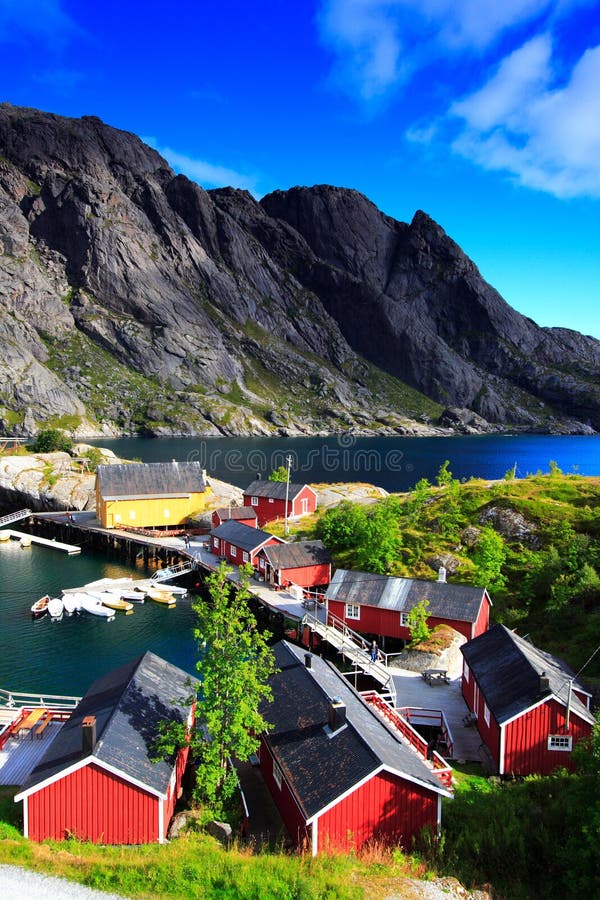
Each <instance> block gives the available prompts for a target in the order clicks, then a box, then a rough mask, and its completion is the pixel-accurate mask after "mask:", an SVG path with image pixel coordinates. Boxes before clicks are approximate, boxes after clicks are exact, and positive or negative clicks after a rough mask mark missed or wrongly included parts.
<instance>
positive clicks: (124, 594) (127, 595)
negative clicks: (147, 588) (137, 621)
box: [104, 587, 146, 603]
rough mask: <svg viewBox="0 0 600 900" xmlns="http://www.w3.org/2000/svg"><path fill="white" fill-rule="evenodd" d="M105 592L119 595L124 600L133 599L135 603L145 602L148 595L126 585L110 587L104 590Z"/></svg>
mask: <svg viewBox="0 0 600 900" xmlns="http://www.w3.org/2000/svg"><path fill="white" fill-rule="evenodd" d="M104 593H105V594H111V595H112V596H113V597H119V598H121V599H122V600H133V601H134V602H135V603H143V602H144V600H145V599H146V595H145V594H144V593H142V592H141V591H138V590H134V589H133V588H126V587H122V588H121V587H108V588H106V590H105V591H104Z"/></svg>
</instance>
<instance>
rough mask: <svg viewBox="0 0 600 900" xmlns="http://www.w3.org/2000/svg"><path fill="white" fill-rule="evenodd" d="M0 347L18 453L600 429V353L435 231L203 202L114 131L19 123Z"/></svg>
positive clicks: (4, 159) (297, 205)
mask: <svg viewBox="0 0 600 900" xmlns="http://www.w3.org/2000/svg"><path fill="white" fill-rule="evenodd" d="M0 340H1V341H2V346H3V349H4V353H3V358H2V360H1V361H0V417H2V420H3V422H2V424H3V427H4V430H6V431H9V432H13V433H14V432H19V431H21V432H24V433H32V432H34V431H35V429H36V428H39V427H40V426H41V425H47V424H60V425H65V426H67V427H70V428H72V429H75V430H77V429H78V430H79V432H80V433H86V432H87V433H91V432H92V431H98V430H103V431H104V432H105V433H110V432H111V431H116V430H119V429H124V430H132V429H135V428H139V427H142V428H146V429H148V430H150V431H151V432H153V433H214V434H216V433H225V434H236V433H264V434H269V433H278V432H283V433H311V432H315V431H337V430H342V429H345V428H352V429H353V430H355V431H365V432H367V431H381V432H386V431H387V432H409V433H410V432H414V433H419V432H420V431H422V430H423V429H424V426H423V425H422V421H423V420H427V421H432V420H435V419H436V418H437V417H438V416H439V415H440V413H441V412H442V409H443V407H460V408H466V409H467V410H472V411H474V412H476V413H478V414H479V415H480V416H482V417H483V418H484V419H486V420H487V421H488V422H491V423H498V424H500V425H511V426H512V425H517V426H519V425H521V426H526V427H530V428H536V427H547V426H548V423H550V426H551V427H556V426H560V427H562V425H561V423H562V424H563V425H564V422H565V421H566V420H573V419H576V420H580V421H581V422H584V423H585V422H589V423H591V424H592V425H593V427H595V428H598V427H600V390H599V387H598V383H599V379H598V375H599V374H600V343H599V342H598V341H595V340H593V339H591V338H586V337H583V336H581V335H579V334H577V333H575V332H570V331H565V330H560V329H541V328H538V327H537V326H536V325H535V324H534V323H533V322H531V321H530V320H528V319H526V318H524V317H523V316H520V315H519V314H518V313H516V312H515V311H514V310H512V309H511V308H510V307H509V306H507V304H506V303H505V302H504V301H503V300H502V298H501V297H500V296H499V295H498V294H497V292H496V291H494V290H493V288H491V287H490V286H489V285H488V284H486V282H485V281H483V279H482V278H481V276H480V275H479V273H478V271H477V269H476V267H475V266H474V265H473V263H471V262H470V261H469V260H468V259H467V258H466V257H465V255H464V254H463V253H462V251H461V250H460V248H459V247H458V246H457V245H456V244H454V243H453V242H452V241H451V240H450V238H448V237H447V236H446V235H445V233H444V232H443V231H442V229H441V228H440V227H439V226H438V225H436V224H435V223H434V222H433V221H432V220H431V219H429V218H428V217H427V216H426V215H425V214H424V213H417V214H416V216H415V217H414V219H413V221H412V223H411V224H410V225H407V224H404V223H400V222H396V221H394V220H393V219H390V218H389V217H387V216H384V215H383V214H382V213H381V212H379V210H377V209H376V207H375V206H374V205H373V204H372V203H370V202H369V201H368V200H367V199H366V198H365V197H363V196H362V195H360V194H358V193H356V192H354V191H350V190H341V189H338V188H331V187H326V186H322V187H315V188H296V189H293V190H291V191H287V192H275V193H274V194H270V195H269V196H267V197H265V198H264V199H263V200H262V201H261V202H260V203H258V202H256V201H255V200H254V199H253V198H252V197H251V196H250V195H249V194H247V193H245V192H241V191H235V190H232V189H225V190H218V191H211V192H206V191H203V190H202V189H201V188H200V187H198V186H197V185H196V184H194V183H193V182H190V181H189V180H188V179H186V178H185V177H183V176H176V175H174V173H173V172H172V171H171V169H170V168H169V167H168V165H167V164H166V163H165V161H164V160H163V159H162V158H161V157H160V156H159V155H158V154H157V153H156V152H155V151H153V150H152V149H150V148H149V147H147V146H145V145H144V144H143V143H142V142H141V141H140V140H139V139H138V138H137V137H135V136H133V135H131V134H127V133H125V132H121V131H117V130H116V129H113V128H110V127H108V126H106V125H104V124H103V123H102V122H100V121H99V120H98V119H95V118H88V117H84V118H83V119H78V120H71V119H63V118H60V117H58V116H53V115H50V114H45V113H40V112H37V111H35V110H27V109H20V108H15V107H11V106H9V105H0ZM469 415H470V414H469V413H465V414H460V415H455V417H454V419H452V417H450V419H447V421H452V422H456V421H458V422H460V421H462V422H465V421H467V420H468V419H469ZM476 418H477V417H475V419H476ZM471 421H474V419H473V418H471ZM417 422H419V423H421V424H417ZM477 422H478V425H477V427H482V426H481V422H480V420H477ZM483 427H484V428H485V427H487V426H486V425H485V423H483ZM564 427H566V428H567V429H571V428H576V429H577V428H579V427H580V426H578V425H573V423H572V422H569V423H567V425H566V426H564Z"/></svg>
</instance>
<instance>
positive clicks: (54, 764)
mask: <svg viewBox="0 0 600 900" xmlns="http://www.w3.org/2000/svg"><path fill="white" fill-rule="evenodd" d="M189 680H191V682H192V683H195V679H193V678H191V677H190V676H189V675H188V673H187V672H184V671H183V670H182V669H179V668H177V666H173V665H171V663H168V662H166V661H165V660H164V659H161V658H160V657H159V656H156V655H155V654H154V653H151V652H150V651H148V652H146V653H145V654H144V655H143V656H140V657H138V658H137V659H135V660H133V661H132V662H129V663H127V664H126V665H124V666H121V667H120V668H119V669H115V670H114V671H112V672H110V673H109V674H108V675H105V676H104V677H103V678H99V679H98V680H97V681H95V682H94V683H93V684H92V686H91V687H90V689H89V691H88V692H87V694H86V695H85V697H83V698H82V699H81V700H80V702H79V704H78V705H77V707H76V708H75V710H74V711H73V713H72V715H71V717H70V719H69V720H68V721H67V722H65V724H64V725H63V727H62V728H61V730H60V731H59V733H58V734H57V736H56V738H55V739H54V740H53V741H52V743H51V744H50V746H49V747H48V750H47V752H46V754H45V755H44V756H43V757H42V759H41V761H40V762H39V763H38V765H37V766H36V767H35V769H34V770H33V771H32V772H31V774H30V775H29V777H28V779H27V780H26V782H25V784H24V785H23V786H22V788H21V791H22V792H23V791H27V790H29V789H30V788H32V787H35V785H37V784H40V783H41V782H43V781H45V780H46V779H47V778H52V777H53V776H55V775H58V774H60V772H62V771H64V770H65V769H67V768H69V767H70V766H72V765H74V764H76V763H77V762H79V761H80V760H81V759H84V758H85V756H86V755H87V754H84V752H83V749H82V728H81V723H82V720H83V719H84V717H85V716H95V717H96V746H95V748H94V752H93V756H94V758H96V759H98V760H100V761H103V762H106V763H108V764H110V765H111V766H114V767H115V768H117V769H118V770H119V771H120V772H122V773H123V775H124V776H125V777H127V776H129V777H130V778H132V779H135V780H136V781H139V782H141V783H142V784H144V785H147V786H148V787H149V788H150V789H152V790H153V791H155V792H158V793H160V794H166V792H167V788H168V786H169V781H170V779H171V775H172V773H173V761H172V760H170V761H167V760H163V761H161V762H156V763H154V762H152V761H151V756H152V746H153V743H154V741H155V740H156V738H157V736H158V724H159V722H163V721H169V720H175V721H178V722H185V721H186V720H187V718H188V716H189V713H190V710H191V706H185V705H184V706H181V705H179V703H178V701H179V699H180V698H184V697H188V696H189V695H190V694H191V693H192V689H191V688H190V687H189V685H188V681H189Z"/></svg>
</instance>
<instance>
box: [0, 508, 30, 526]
mask: <svg viewBox="0 0 600 900" xmlns="http://www.w3.org/2000/svg"><path fill="white" fill-rule="evenodd" d="M30 515H31V510H30V509H19V510H17V512H13V513H9V514H8V515H7V516H2V517H1V518H0V527H2V526H3V525H10V523H11V522H18V521H20V519H27V518H28V517H29V516H30Z"/></svg>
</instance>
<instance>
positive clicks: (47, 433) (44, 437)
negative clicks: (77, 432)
mask: <svg viewBox="0 0 600 900" xmlns="http://www.w3.org/2000/svg"><path fill="white" fill-rule="evenodd" d="M72 447H73V441H72V440H71V438H70V437H69V436H68V435H67V434H65V433H64V431H61V430H60V429H59V428H45V429H44V430H42V431H40V433H39V434H38V436H37V437H36V439H35V440H34V442H33V444H31V450H32V451H33V452H34V453H53V452H54V451H56V450H64V451H65V452H66V453H69V452H70V451H71V449H72Z"/></svg>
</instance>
